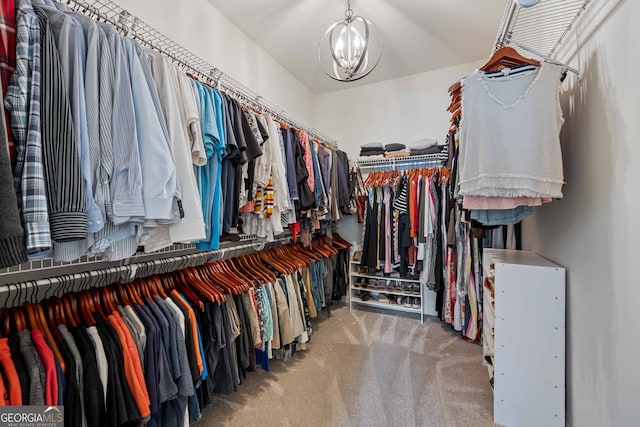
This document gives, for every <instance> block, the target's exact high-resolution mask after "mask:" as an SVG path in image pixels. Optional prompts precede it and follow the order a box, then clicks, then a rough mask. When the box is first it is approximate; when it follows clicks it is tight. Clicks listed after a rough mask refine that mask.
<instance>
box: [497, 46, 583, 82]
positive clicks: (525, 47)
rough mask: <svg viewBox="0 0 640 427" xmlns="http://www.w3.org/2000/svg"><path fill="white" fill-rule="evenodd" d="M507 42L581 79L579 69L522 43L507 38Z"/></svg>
mask: <svg viewBox="0 0 640 427" xmlns="http://www.w3.org/2000/svg"><path fill="white" fill-rule="evenodd" d="M505 42H506V43H507V44H511V45H514V46H517V47H519V48H520V49H524V50H526V51H527V52H530V53H533V54H534V55H537V56H539V57H540V58H542V59H545V60H546V61H548V62H551V63H553V64H556V65H561V66H562V67H564V68H566V69H567V70H569V71H571V72H573V73H575V74H577V75H578V78H580V71H578V69H577V68H574V67H572V66H570V65H567V64H565V63H564V62H560V61H558V60H557V59H554V58H552V57H550V56H548V55H545V54H544V53H540V52H538V51H537V50H535V49H532V48H530V47H528V46H526V45H523V44H520V43H518V42H517V41H514V40H511V39H510V38H507V40H505Z"/></svg>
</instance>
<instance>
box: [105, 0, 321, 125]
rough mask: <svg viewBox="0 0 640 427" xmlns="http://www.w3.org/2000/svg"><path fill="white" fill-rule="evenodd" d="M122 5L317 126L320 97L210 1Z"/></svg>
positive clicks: (149, 0)
mask: <svg viewBox="0 0 640 427" xmlns="http://www.w3.org/2000/svg"><path fill="white" fill-rule="evenodd" d="M117 3H118V4H119V5H120V6H122V7H123V8H125V9H127V10H128V11H129V12H131V13H132V14H133V15H134V16H137V17H139V18H140V19H142V20H143V21H144V22H146V23H147V24H149V25H151V26H152V27H154V28H156V29H157V30H159V31H160V32H161V33H163V34H165V35H167V36H168V37H170V38H171V39H173V40H175V41H176V42H178V43H180V44H181V45H182V46H184V47H186V48H187V49H189V50H191V51H192V52H193V53H195V54H196V55H198V56H200V57H201V58H203V59H204V60H206V61H207V62H209V63H210V64H211V65H213V66H215V67H217V68H219V69H220V70H222V71H223V72H225V73H226V74H228V75H229V76H231V77H233V78H234V79H236V80H237V81H239V82H240V83H242V84H244V85H245V86H247V87H249V88H250V89H252V90H253V91H255V92H256V93H258V94H259V95H262V96H263V97H264V98H265V99H267V100H268V101H270V102H272V103H274V104H276V105H278V106H280V107H282V108H284V109H285V110H286V111H287V112H289V113H291V114H292V115H293V116H295V117H296V118H299V119H300V120H302V121H303V122H305V123H306V124H309V125H312V124H313V120H315V95H314V94H313V93H312V92H311V91H310V90H309V89H307V87H306V86H305V85H303V84H302V83H301V82H300V81H299V80H297V79H296V78H295V77H293V75H292V74H291V73H289V72H288V71H287V70H286V69H285V68H284V67H282V66H281V65H280V64H279V63H278V62H276V61H275V60H274V59H273V58H272V57H271V56H269V55H268V54H267V53H266V52H265V51H264V50H262V48H260V47H259V46H258V45H257V44H256V43H255V42H253V41H252V40H251V39H250V38H249V37H248V36H247V35H245V34H244V33H243V32H242V31H240V30H239V29H238V28H237V27H236V26H235V25H233V24H232V23H231V22H230V21H229V20H228V19H227V18H226V17H224V16H223V15H222V14H221V13H220V12H219V11H218V10H217V9H216V8H215V7H214V6H212V5H211V4H210V3H208V2H207V0H189V1H184V0H183V1H169V0H117ZM187 3H188V4H187Z"/></svg>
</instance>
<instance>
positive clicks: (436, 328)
mask: <svg viewBox="0 0 640 427" xmlns="http://www.w3.org/2000/svg"><path fill="white" fill-rule="evenodd" d="M409 316H410V315H403V314H402V313H398V314H393V313H392V314H389V313H388V312H382V311H380V310H368V309H367V310H365V309H358V310H356V309H354V310H353V312H349V307H348V305H344V304H340V305H337V306H336V305H334V307H333V309H332V311H331V316H329V317H327V315H326V313H322V314H321V316H320V319H319V320H317V321H316V322H315V323H314V334H313V336H312V338H311V342H310V343H309V345H308V347H309V349H308V350H307V351H305V352H298V353H296V354H295V356H294V357H293V358H292V359H291V360H289V361H288V362H280V361H272V363H271V371H270V372H264V371H262V370H261V369H260V368H257V371H256V372H251V373H249V374H248V375H247V379H246V381H245V382H244V383H243V384H241V385H240V386H239V390H238V392H237V393H234V394H232V395H226V396H222V395H216V396H215V397H214V400H213V402H212V404H211V405H210V406H209V407H207V408H206V409H204V410H203V412H202V420H201V421H200V422H199V423H198V425H200V426H203V427H204V426H260V427H271V426H305V427H315V426H318V427H324V426H340V427H342V426H344V427H348V426H353V427H356V426H358V427H360V426H363V427H364V426H367V427H373V426H380V427H383V426H384V427H386V426H438V427H449V426H461V427H462V426H464V427H471V426H473V427H483V426H492V425H493V423H492V418H493V415H492V414H493V411H492V402H493V400H492V399H493V397H492V391H491V387H490V385H489V379H488V375H487V370H486V368H485V367H483V366H482V347H481V346H479V345H477V344H471V343H468V342H465V341H463V340H462V339H461V338H460V335H459V334H457V333H454V332H452V331H451V329H450V328H449V327H445V326H443V324H442V323H441V322H440V321H438V320H437V319H435V318H426V319H425V323H424V324H423V325H421V324H420V321H419V320H416V318H415V317H409Z"/></svg>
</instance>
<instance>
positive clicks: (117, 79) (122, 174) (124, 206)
mask: <svg viewBox="0 0 640 427" xmlns="http://www.w3.org/2000/svg"><path fill="white" fill-rule="evenodd" d="M98 25H100V28H101V29H102V30H104V32H105V34H106V36H107V41H108V44H109V49H110V51H111V54H112V58H113V65H114V71H115V76H114V79H113V104H112V111H111V113H112V114H111V124H112V127H111V132H112V152H113V158H112V159H106V160H105V159H103V167H104V169H105V172H106V171H109V170H112V177H111V202H112V206H113V223H114V224H122V223H125V222H128V221H129V220H130V219H132V218H136V217H137V218H142V217H144V202H143V199H142V168H141V166H140V152H139V149H138V135H137V130H136V122H135V120H131V118H132V117H134V107H133V93H132V90H131V80H130V79H129V71H128V70H127V64H128V60H127V54H126V52H125V50H124V47H123V43H124V42H125V41H124V40H122V38H121V37H120V35H119V34H118V33H117V31H116V30H115V29H114V28H113V27H112V26H111V25H109V24H104V23H99V24H98ZM100 114H101V116H102V115H103V112H101V113H100ZM103 155H104V153H103ZM105 162H106V165H105ZM109 163H111V164H110V165H109ZM109 166H110V167H111V169H110V168H109Z"/></svg>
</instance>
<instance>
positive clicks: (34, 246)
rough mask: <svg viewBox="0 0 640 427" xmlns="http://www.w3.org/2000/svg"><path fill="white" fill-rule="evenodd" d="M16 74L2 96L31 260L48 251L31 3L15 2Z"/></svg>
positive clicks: (37, 50) (35, 25) (36, 27)
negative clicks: (6, 112) (11, 140)
mask: <svg viewBox="0 0 640 427" xmlns="http://www.w3.org/2000/svg"><path fill="white" fill-rule="evenodd" d="M16 40H17V44H16V72H14V73H13V75H12V76H11V81H10V82H9V86H8V88H7V91H6V93H5V98H4V106H5V108H6V109H7V111H8V112H9V117H10V119H11V126H10V128H11V132H12V135H13V141H14V144H15V149H16V163H15V166H14V179H15V185H16V194H17V195H18V206H19V207H20V212H21V213H22V221H23V224H24V231H25V234H26V240H27V253H28V255H29V256H30V257H32V258H33V257H44V256H47V255H48V252H49V251H50V250H51V247H52V241H51V230H50V228H49V213H48V206H47V195H46V189H45V180H44V169H43V163H42V133H41V118H40V101H41V77H40V71H41V62H40V51H41V48H40V26H39V24H38V19H37V17H36V15H35V12H34V10H33V7H32V6H31V1H30V0H17V2H16Z"/></svg>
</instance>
